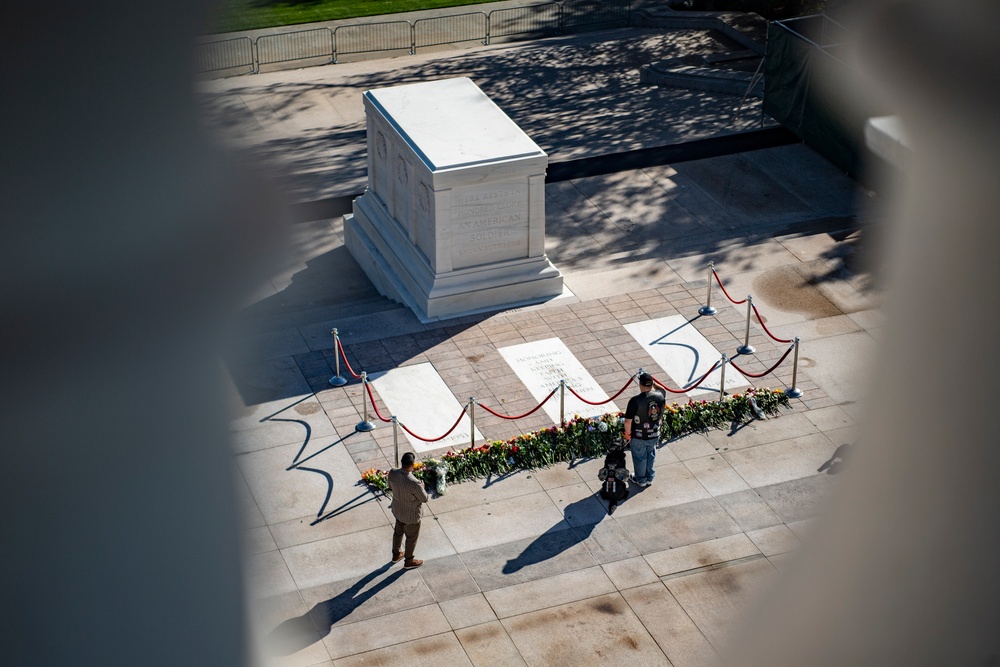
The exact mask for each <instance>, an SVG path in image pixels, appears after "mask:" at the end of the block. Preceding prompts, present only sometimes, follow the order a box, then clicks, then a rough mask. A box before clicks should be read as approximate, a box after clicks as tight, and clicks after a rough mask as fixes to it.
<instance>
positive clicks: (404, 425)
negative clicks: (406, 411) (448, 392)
mask: <svg viewBox="0 0 1000 667" xmlns="http://www.w3.org/2000/svg"><path fill="white" fill-rule="evenodd" d="M468 410H469V406H465V407H464V408H462V414H460V415H459V416H458V419H456V420H455V423H454V424H452V427H451V428H450V429H448V432H447V433H445V434H444V435H440V436H438V437H436V438H422V437H420V436H419V435H417V434H416V433H414V432H413V431H411V430H410V429H408V428H406V424H403V423H402V422H400V421H397V422H396V423H397V424H399V425H400V426H402V427H403V430H404V431H406V432H407V433H409V434H410V435H412V436H413V437H414V438H416V439H417V440H423V441H424V442H437V441H438V440H443V439H445V438H447V437H448V436H449V435H451V432H452V431H454V430H455V429H456V428H458V425H459V423H460V422H461V421H462V417H464V416H465V414H466V412H468Z"/></svg>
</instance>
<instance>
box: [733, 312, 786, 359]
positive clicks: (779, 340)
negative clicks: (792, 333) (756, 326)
mask: <svg viewBox="0 0 1000 667" xmlns="http://www.w3.org/2000/svg"><path fill="white" fill-rule="evenodd" d="M751 308H753V313H754V315H756V316H757V321H758V322H760V326H761V327H762V328H763V329H764V332H765V333H766V334H767V335H768V336H770V337H771V338H772V339H773V340H776V341H778V342H779V343H791V342H792V339H791V338H789V339H788V340H785V339H784V338H778V337H777V336H775V335H774V334H773V333H771V332H770V331H768V329H767V325H766V324H764V320H762V319H761V317H760V313H759V312H757V306H751ZM785 354H788V353H787V352H786V353H785ZM782 358H784V357H782ZM740 372H742V371H740Z"/></svg>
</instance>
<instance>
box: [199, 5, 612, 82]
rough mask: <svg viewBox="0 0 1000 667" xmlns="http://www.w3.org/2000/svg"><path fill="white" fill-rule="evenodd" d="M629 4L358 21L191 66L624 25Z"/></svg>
mask: <svg viewBox="0 0 1000 667" xmlns="http://www.w3.org/2000/svg"><path fill="white" fill-rule="evenodd" d="M629 10H630V2H629V0H566V2H562V3H559V2H546V3H540V4H537V5H527V6H523V7H510V8H507V9H494V10H493V11H491V12H490V13H489V14H486V13H484V12H467V13H464V14H453V15H450V16H440V17H434V18H426V19H417V20H416V21H415V22H414V23H412V24H411V23H410V22H409V21H384V22H378V23H358V24H353V25H342V26H338V27H337V28H336V29H335V30H331V29H330V28H314V29H310V30H296V31H292V32H283V33H276V34H273V35H261V36H260V37H258V38H257V39H256V41H254V40H251V39H250V38H249V37H237V38H233V39H223V40H218V41H214V42H205V43H202V44H198V45H197V46H196V48H195V54H194V59H195V67H196V70H197V71H198V72H202V73H207V72H215V71H222V70H232V69H236V68H240V67H246V68H247V69H248V70H249V71H250V72H259V71H260V66H261V65H268V64H272V63H282V62H290V61H295V60H311V59H314V58H328V59H329V60H330V61H332V62H337V60H338V58H339V56H342V55H348V54H352V53H372V52H376V51H402V50H406V51H408V52H409V53H411V54H413V53H415V52H416V49H417V47H424V46H435V45H439V44H450V43H456V42H469V41H474V40H479V41H482V42H483V44H489V43H490V40H491V39H492V38H493V37H506V36H511V35H523V34H534V35H541V34H545V33H561V32H563V31H565V30H567V29H574V28H580V27H585V26H598V25H599V26H604V27H613V26H618V25H621V26H626V25H628V24H629Z"/></svg>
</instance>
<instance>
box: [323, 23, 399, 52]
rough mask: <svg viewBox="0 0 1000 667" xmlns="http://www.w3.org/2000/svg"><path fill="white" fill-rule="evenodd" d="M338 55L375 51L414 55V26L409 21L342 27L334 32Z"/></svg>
mask: <svg viewBox="0 0 1000 667" xmlns="http://www.w3.org/2000/svg"><path fill="white" fill-rule="evenodd" d="M334 34H335V37H336V39H335V41H336V44H337V53H336V54H335V55H334V60H333V62H337V59H338V58H339V57H340V56H345V55H348V54H350V53H371V52H373V51H401V50H403V49H405V50H407V51H409V52H410V53H413V25H411V24H410V22H409V21H385V22H382V23H360V24H358V25H342V26H338V27H337V29H336V30H334Z"/></svg>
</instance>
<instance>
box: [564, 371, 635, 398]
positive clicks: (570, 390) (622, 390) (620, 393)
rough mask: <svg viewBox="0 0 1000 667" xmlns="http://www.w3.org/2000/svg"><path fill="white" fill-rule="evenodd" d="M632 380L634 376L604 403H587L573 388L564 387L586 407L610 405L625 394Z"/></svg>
mask: <svg viewBox="0 0 1000 667" xmlns="http://www.w3.org/2000/svg"><path fill="white" fill-rule="evenodd" d="M634 379H635V376H632V377H630V378H629V379H628V382H626V383H625V386H624V387H622V388H621V389H620V390H619V391H618V393H617V394H615V395H614V396H612V397H611V398H609V399H608V400H606V401H597V402H595V401H588V400H587V399H585V398H584V397H583V396H581V395H580V394H578V393H576V391H574V390H573V387H570V386H569V385H566V388H567V389H569V393H571V394H573V395H574V396H576V397H577V398H579V399H580V400H581V401H583V402H584V403H586V404H587V405H604V404H605V403H610V402H611V401H613V400H615V399H616V398H618V397H619V396H621V395H622V394H623V393H625V390H626V389H628V387H629V385H630V384H632V380H634Z"/></svg>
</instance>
